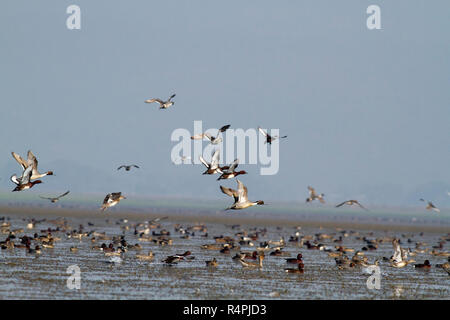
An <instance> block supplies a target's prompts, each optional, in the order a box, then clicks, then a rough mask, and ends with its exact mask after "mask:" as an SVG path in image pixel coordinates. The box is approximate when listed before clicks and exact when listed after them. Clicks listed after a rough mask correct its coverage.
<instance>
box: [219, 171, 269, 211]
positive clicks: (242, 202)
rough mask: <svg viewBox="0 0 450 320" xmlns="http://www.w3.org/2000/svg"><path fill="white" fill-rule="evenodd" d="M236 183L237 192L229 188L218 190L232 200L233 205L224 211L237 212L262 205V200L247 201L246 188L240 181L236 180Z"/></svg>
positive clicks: (221, 187)
mask: <svg viewBox="0 0 450 320" xmlns="http://www.w3.org/2000/svg"><path fill="white" fill-rule="evenodd" d="M236 181H237V185H238V189H237V190H234V189H231V188H226V187H224V186H220V190H222V192H223V193H225V194H226V195H228V196H230V197H233V198H234V203H233V205H232V206H231V207H229V208H227V209H225V210H239V209H245V208H248V207H252V206H256V205H263V204H264V201H262V200H258V201H249V200H248V190H247V187H246V186H244V184H243V183H242V182H241V181H239V180H238V179H236Z"/></svg>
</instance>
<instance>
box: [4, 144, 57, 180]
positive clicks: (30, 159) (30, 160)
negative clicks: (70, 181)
mask: <svg viewBox="0 0 450 320" xmlns="http://www.w3.org/2000/svg"><path fill="white" fill-rule="evenodd" d="M11 154H12V156H13V158H14V159H15V160H16V161H17V162H18V163H19V164H20V165H21V166H22V169H23V170H25V169H26V168H28V167H29V166H31V168H32V174H31V178H30V180H36V179H40V178H42V177H45V176H51V175H53V171H47V172H44V173H39V171H38V169H37V167H38V161H37V159H36V157H35V155H34V154H33V152H31V150H28V154H27V161H25V160H24V159H23V158H22V157H21V156H20V155H18V154H17V153H15V152H11Z"/></svg>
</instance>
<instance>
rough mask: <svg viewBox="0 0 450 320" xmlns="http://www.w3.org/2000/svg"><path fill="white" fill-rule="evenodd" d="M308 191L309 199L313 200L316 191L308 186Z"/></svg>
mask: <svg viewBox="0 0 450 320" xmlns="http://www.w3.org/2000/svg"><path fill="white" fill-rule="evenodd" d="M308 190H309V196H310V197H311V198H315V197H316V190H314V188H313V187H311V186H308Z"/></svg>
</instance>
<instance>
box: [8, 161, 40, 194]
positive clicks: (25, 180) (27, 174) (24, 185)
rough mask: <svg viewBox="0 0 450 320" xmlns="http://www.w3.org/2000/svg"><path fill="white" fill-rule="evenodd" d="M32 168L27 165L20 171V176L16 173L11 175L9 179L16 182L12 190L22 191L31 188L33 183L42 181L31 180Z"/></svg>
mask: <svg viewBox="0 0 450 320" xmlns="http://www.w3.org/2000/svg"><path fill="white" fill-rule="evenodd" d="M32 173H33V168H32V167H31V166H29V167H28V168H26V169H25V170H24V171H23V172H22V176H21V177H17V176H16V174H14V175H12V176H11V181H12V182H14V183H15V184H16V188H15V189H14V190H13V192H14V191H23V190H27V189H30V188H32V187H33V186H34V185H35V184H38V183H42V181H41V180H35V181H31V176H32Z"/></svg>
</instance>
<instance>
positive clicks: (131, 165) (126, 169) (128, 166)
mask: <svg viewBox="0 0 450 320" xmlns="http://www.w3.org/2000/svg"><path fill="white" fill-rule="evenodd" d="M133 167H134V168H138V169H139V166H137V165H135V164H130V165H124V164H123V165H121V166H120V167H118V168H117V170H120V169H122V168H125V171H130V169H131V168H133Z"/></svg>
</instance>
